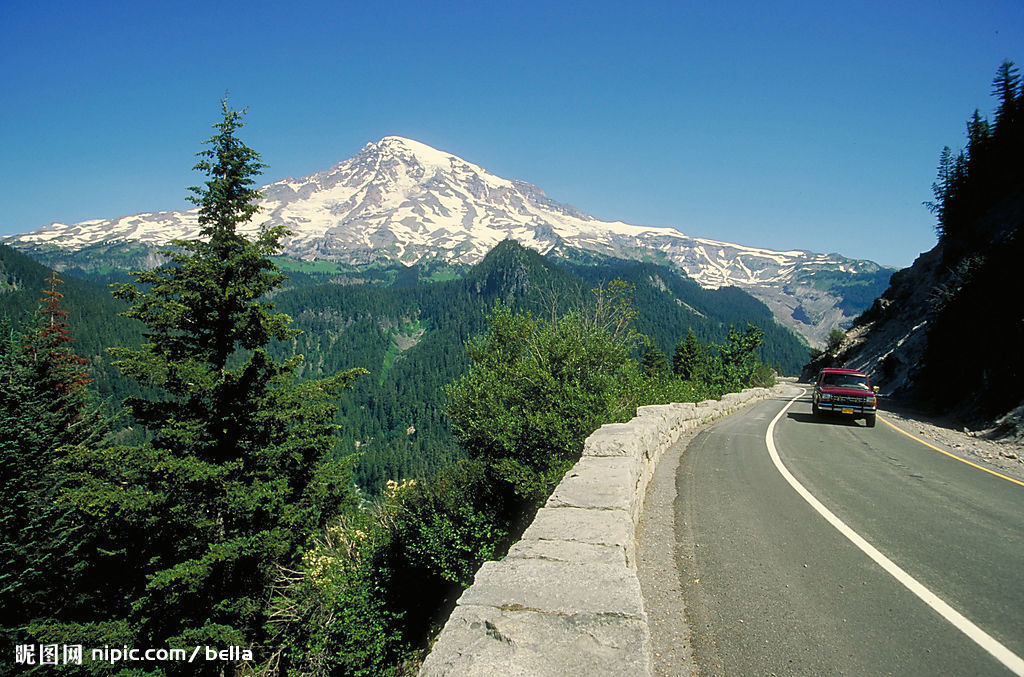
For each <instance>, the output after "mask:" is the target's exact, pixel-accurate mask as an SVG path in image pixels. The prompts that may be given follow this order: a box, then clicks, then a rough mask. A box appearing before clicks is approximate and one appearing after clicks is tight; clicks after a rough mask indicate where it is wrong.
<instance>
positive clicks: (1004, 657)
mask: <svg viewBox="0 0 1024 677" xmlns="http://www.w3.org/2000/svg"><path fill="white" fill-rule="evenodd" d="M805 394H807V391H806V390H803V389H802V390H801V392H800V394H799V395H797V396H796V397H794V398H793V399H791V400H790V401H789V403H788V404H787V405H786V406H785V407H783V408H782V411H780V412H779V413H778V414H777V415H776V416H775V418H773V419H772V422H771V423H769V424H768V431H767V432H766V433H765V436H764V443H765V445H766V446H767V447H768V455H769V456H771V459H772V463H774V464H775V467H776V469H777V470H778V471H779V473H780V474H781V475H782V477H783V478H785V480H786V481H787V482H789V484H790V486H791V487H793V489H794V490H795V491H796V493H798V494H800V496H801V497H802V498H803V499H804V500H805V501H807V503H809V504H810V506H811V507H812V508H814V509H815V510H817V511H818V513H819V514H820V515H821V516H822V517H824V518H825V520H826V521H827V522H828V523H829V524H831V525H832V526H833V527H835V528H836V530H837V531H838V532H839V533H841V534H842V535H843V536H845V537H846V538H847V539H848V540H849V541H850V542H851V543H853V544H854V545H855V546H857V547H858V548H860V549H861V551H863V552H864V554H866V555H867V556H868V557H870V558H871V559H872V560H874V562H875V563H876V564H878V566H880V567H882V568H883V569H884V570H885V571H886V572H887V573H888V574H889V575H890V576H892V577H893V578H895V579H896V580H897V581H899V582H900V583H902V584H903V587H905V588H906V589H907V590H909V591H910V592H912V593H914V594H915V595H917V596H918V597H919V598H920V599H921V601H923V602H924V603H925V604H927V605H928V606H930V607H931V608H932V609H934V610H935V611H936V612H938V614H939V615H940V616H942V617H943V618H945V619H946V620H947V621H949V622H950V623H951V624H952V625H953V627H955V628H956V629H957V630H959V631H960V632H962V633H964V634H965V635H967V636H968V637H969V638H971V639H972V640H973V641H974V642H975V643H976V644H977V645H978V646H980V647H981V648H982V649H984V650H985V651H987V652H989V653H990V654H992V656H993V657H994V658H995V659H996V660H997V661H999V662H1000V663H1002V664H1003V665H1005V666H1006V667H1007V668H1009V669H1010V670H1011V671H1012V672H1013V673H1014V674H1015V675H1019V676H1021V677H1024V659H1022V658H1021V657H1020V656H1018V655H1017V654H1015V653H1013V652H1012V651H1010V650H1009V649H1008V648H1006V647H1005V646H1004V645H1003V644H1002V643H1001V642H999V640H997V639H995V638H994V637H992V636H991V635H989V634H988V633H987V632H985V631H984V630H982V629H981V628H979V627H978V626H977V625H975V624H974V623H973V622H971V621H970V620H968V619H967V618H966V617H964V615H963V614H961V613H960V612H959V611H957V610H956V609H954V608H953V607H951V606H950V605H949V604H947V603H946V602H944V601H942V600H941V599H940V598H939V596H938V595H936V594H935V593H933V592H932V591H931V590H929V589H928V588H926V587H925V586H924V585H922V584H921V583H920V582H918V581H917V579H915V578H914V577H912V576H911V575H910V574H908V573H907V572H906V571H904V570H903V569H901V568H900V567H899V566H897V565H896V563H895V562H893V561H892V560H891V559H889V558H888V557H886V556H885V555H883V554H882V553H881V552H879V551H878V549H877V548H875V547H874V546H873V545H871V544H870V543H868V542H867V541H866V540H865V539H864V538H863V537H862V536H861V535H860V534H858V533H857V532H856V531H854V530H853V529H851V528H850V527H849V526H847V524H846V523H845V522H843V521H842V520H841V519H839V518H838V517H836V515H835V514H834V513H833V512H832V511H831V510H829V509H828V508H826V507H825V506H824V505H822V504H821V501H819V500H818V499H816V498H815V497H814V496H813V495H812V494H811V492H810V491H808V490H807V488H806V487H804V485H802V484H800V482H799V481H797V479H796V478H795V477H793V475H792V474H791V473H790V472H789V470H788V469H787V468H786V466H785V465H783V463H782V459H781V458H779V451H778V449H776V448H775V439H774V434H775V424H776V423H778V422H779V419H781V418H782V417H783V416H784V415H785V413H786V412H787V411H788V410H789V408H790V407H792V406H793V403H794V402H796V401H797V400H798V399H800V398H801V397H803V396H804V395H805Z"/></svg>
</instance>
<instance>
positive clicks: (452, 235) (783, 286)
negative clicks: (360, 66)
mask: <svg viewBox="0 0 1024 677" xmlns="http://www.w3.org/2000/svg"><path fill="white" fill-rule="evenodd" d="M262 190H263V193H264V199H263V201H262V204H261V207H262V214H263V221H264V222H266V223H267V224H269V225H285V226H287V227H288V228H290V229H291V230H292V231H293V233H294V235H293V236H292V237H290V238H288V239H286V240H285V252H284V253H285V254H286V255H287V256H289V257H292V258H295V259H300V260H304V261H333V262H339V263H342V264H345V265H366V264H373V263H402V264H405V265H411V264H415V263H419V262H424V261H429V260H434V261H443V262H447V263H450V264H456V265H467V264H469V265H471V264H474V263H477V262H479V261H481V260H482V259H483V257H484V255H485V254H486V253H487V252H488V251H490V250H491V249H492V248H493V247H494V246H495V245H497V244H498V243H499V242H501V241H502V240H505V239H514V240H516V241H518V242H520V243H521V244H523V245H525V246H527V247H530V248H532V249H535V250H537V251H539V252H542V253H560V252H568V251H570V250H584V251H591V252H596V253H599V254H603V255H608V256H614V257H619V258H627V259H638V260H648V261H652V262H656V263H665V264H673V265H675V266H678V267H679V268H680V269H681V270H683V271H684V272H685V273H686V274H687V275H689V276H690V277H691V278H693V279H694V280H696V281H697V282H698V283H699V284H700V285H701V286H703V287H705V288H709V289H714V288H719V287H723V286H729V285H736V286H740V287H743V288H745V289H748V290H750V291H751V293H753V294H755V295H756V296H758V297H759V298H761V299H762V300H763V301H764V302H765V303H766V304H768V306H769V307H770V308H771V309H772V311H773V312H774V313H775V315H776V317H777V318H778V319H779V321H780V322H782V323H783V324H785V325H786V326H789V327H791V328H793V329H795V330H796V331H798V332H799V333H801V334H803V335H804V336H806V337H807V339H808V340H809V341H810V342H811V343H814V344H820V343H821V342H822V340H823V337H824V335H825V334H827V332H828V330H829V329H831V328H832V327H833V326H835V325H836V324H837V323H839V324H848V323H849V321H850V320H851V319H852V318H853V317H854V316H855V315H856V314H857V313H858V312H860V310H863V308H864V305H862V302H861V300H860V299H862V298H863V297H864V296H869V297H870V298H874V297H875V296H877V294H878V293H880V292H881V290H882V289H883V288H884V284H885V282H886V281H887V279H888V277H887V276H888V273H889V272H891V271H889V270H888V269H885V268H882V267H881V266H879V265H877V264H875V263H873V262H871V261H858V260H852V259H847V258H844V257H842V256H839V255H838V254H815V253H811V252H807V251H801V250H793V251H772V250H768V249H760V248H755V247H746V246H743V245H738V244H731V243H727V242H718V241H715V240H709V239H703V238H692V237H688V236H686V235H684V234H682V233H680V232H679V231H677V230H675V229H673V228H656V227H647V226H635V225H630V224H627V223H623V222H621V221H614V222H609V221H602V220H600V219H596V218H594V217H592V216H589V215H588V214H586V213H584V212H582V211H580V210H578V209H575V208H573V207H570V206H568V205H564V204H560V203H558V202H555V201H554V200H552V199H550V198H548V197H547V196H546V195H545V194H544V192H543V191H542V190H541V189H540V188H538V187H537V186H534V185H531V184H529V183H525V182H523V181H513V180H508V179H504V178H501V177H498V176H495V175H493V174H490V173H489V172H487V171H486V170H484V169H483V168H481V167H479V166H477V165H475V164H472V163H470V162H467V161H465V160H463V159H461V158H459V157H456V156H454V155H451V154H449V153H445V152H442V151H439V150H436V149H434V148H431V147H430V146H427V145H425V144H422V143H419V142H417V141H413V140H410V139H404V138H401V137H396V136H389V137H385V138H383V139H381V140H380V141H379V142H377V143H370V144H367V145H366V146H365V147H364V148H363V149H362V150H361V151H360V152H359V153H357V154H356V155H355V156H353V157H352V158H350V159H348V160H345V161H344V162H340V163H338V164H337V165H335V166H334V167H332V168H331V169H329V170H326V171H322V172H317V173H316V174H313V175H310V176H307V177H302V178H298V179H292V178H289V179H284V180H282V181H278V182H275V183H272V184H270V185H268V186H265V187H264V188H263V189H262ZM196 215H197V211H196V210H194V209H193V210H187V211H172V212H153V213H143V214H135V215H131V216H123V217H120V218H115V219H94V220H90V221H83V222H80V223H76V224H72V225H67V224H61V223H53V224H50V225H48V226H44V227H42V228H39V229H38V230H36V231H34V232H32V233H28V234H25V235H19V236H14V237H10V238H6V241H7V242H8V243H9V244H11V245H13V246H16V247H18V248H20V249H22V250H23V251H25V252H27V253H30V254H31V255H32V256H34V257H36V258H38V259H39V260H41V261H43V262H45V263H46V264H47V265H51V266H54V267H57V268H61V269H64V268H74V267H79V268H82V269H84V270H99V271H100V272H104V271H106V270H107V269H109V268H137V267H139V266H146V265H149V266H151V265H154V264H155V263H156V259H155V258H154V256H153V252H154V250H155V248H156V247H158V246H160V245H163V244H164V243H166V242H168V241H169V240H171V239H174V238H182V237H192V236H194V235H195V234H196V233H197V232H198V224H197V221H196ZM249 228H250V230H255V228H256V225H252V226H250V227H249ZM865 286H867V287H869V288H870V290H869V291H870V293H869V294H864V293H862V289H863V288H864V287H865Z"/></svg>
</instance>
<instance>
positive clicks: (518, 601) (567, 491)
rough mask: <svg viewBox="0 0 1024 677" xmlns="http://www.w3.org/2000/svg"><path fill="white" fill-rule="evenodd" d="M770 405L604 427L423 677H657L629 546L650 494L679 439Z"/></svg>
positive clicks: (697, 409)
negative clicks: (661, 464) (659, 469)
mask: <svg viewBox="0 0 1024 677" xmlns="http://www.w3.org/2000/svg"><path fill="white" fill-rule="evenodd" d="M773 394H775V389H767V388H750V389H747V390H744V391H743V392H741V393H730V394H728V395H725V396H724V397H723V398H722V399H721V400H705V401H703V402H698V403H697V404H693V403H686V404H664V405H653V406H647V407H640V408H638V409H637V415H636V417H635V418H634V419H633V420H631V421H630V422H628V423H612V424H609V425H604V426H601V428H599V429H598V430H597V431H595V432H594V434H592V435H591V436H590V437H588V438H587V440H586V442H585V443H584V446H583V457H582V458H580V460H579V462H578V463H577V464H576V465H575V466H573V468H572V469H571V470H570V471H569V472H568V473H566V475H565V477H564V478H563V479H562V481H561V482H560V483H559V485H558V486H557V487H556V488H555V491H554V493H552V494H551V498H549V499H548V501H547V503H546V504H545V505H544V507H543V508H541V509H540V510H539V511H538V512H537V516H536V518H535V519H534V521H533V523H532V524H531V525H530V527H529V528H528V529H527V530H526V532H525V533H524V534H523V538H522V540H520V541H519V542H518V543H516V544H515V545H514V546H512V548H511V549H510V550H509V552H508V555H507V556H506V557H505V558H504V559H502V560H500V561H497V562H486V563H485V564H484V565H483V566H482V567H480V570H479V571H478V572H477V574H476V578H475V579H474V582H473V585H471V586H470V587H469V588H467V589H466V590H465V592H463V593H462V596H461V597H460V598H459V601H458V604H457V606H456V607H455V610H454V611H453V612H452V615H451V617H450V618H449V619H448V622H447V623H446V624H445V626H444V629H443V630H442V631H441V634H440V636H439V637H438V639H437V642H436V643H435V644H434V647H433V649H432V650H431V652H430V655H428V656H427V659H426V660H425V661H424V663H423V667H422V669H421V670H420V673H419V674H420V677H439V676H441V675H444V676H450V677H456V676H458V677H477V676H479V677H496V676H497V675H502V676H505V675H530V676H545V675H551V676H557V677H566V675H585V674H601V675H624V676H625V675H628V676H630V677H635V676H637V675H651V674H652V664H651V646H650V644H651V642H650V632H649V629H648V626H647V614H646V613H645V612H644V605H643V600H642V598H641V595H640V582H639V581H638V580H637V575H636V543H635V538H634V535H635V533H636V525H637V521H638V520H639V518H640V513H641V511H642V510H643V500H644V496H645V495H646V493H647V483H648V482H649V481H650V479H651V477H652V476H653V475H654V470H655V468H656V467H657V464H658V461H659V460H660V459H661V456H662V454H663V453H664V452H665V450H666V449H668V448H669V447H670V446H672V445H673V444H674V443H675V442H676V440H678V439H679V437H680V435H681V434H682V433H683V432H684V431H686V430H690V429H692V428H696V427H698V426H701V425H704V424H706V423H708V422H710V421H712V420H714V419H716V418H719V417H721V416H725V415H726V414H730V413H732V412H734V411H736V410H737V409H739V408H741V407H743V406H745V405H747V404H750V403H752V402H755V401H758V400H763V399H766V398H768V397H770V396H772V395H773Z"/></svg>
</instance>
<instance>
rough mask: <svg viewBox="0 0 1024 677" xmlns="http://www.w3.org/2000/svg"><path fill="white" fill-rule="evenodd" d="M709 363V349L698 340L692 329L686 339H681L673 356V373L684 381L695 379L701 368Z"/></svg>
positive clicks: (687, 333)
mask: <svg viewBox="0 0 1024 677" xmlns="http://www.w3.org/2000/svg"><path fill="white" fill-rule="evenodd" d="M706 361H707V347H706V346H704V345H702V344H701V343H700V342H699V341H698V340H697V335H696V334H695V333H694V332H693V329H692V328H691V329H690V330H689V331H687V332H686V338H684V339H680V340H679V343H677V344H676V349H675V352H674V353H673V354H672V372H673V373H674V374H675V375H676V376H678V377H679V378H681V379H683V380H689V379H692V378H695V377H696V376H697V374H698V372H699V371H700V366H701V365H702V364H703V363H704V362H706Z"/></svg>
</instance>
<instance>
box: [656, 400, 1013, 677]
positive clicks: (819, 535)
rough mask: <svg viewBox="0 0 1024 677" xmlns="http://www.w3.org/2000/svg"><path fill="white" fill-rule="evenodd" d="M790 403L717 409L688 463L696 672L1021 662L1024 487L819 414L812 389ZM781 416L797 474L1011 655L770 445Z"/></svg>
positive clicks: (681, 560) (779, 437) (684, 477)
mask: <svg viewBox="0 0 1024 677" xmlns="http://www.w3.org/2000/svg"><path fill="white" fill-rule="evenodd" d="M798 393H799V391H798V390H797V389H796V388H794V389H793V395H797V394H798ZM787 404H788V400H787V399H786V398H783V399H779V400H770V401H767V402H763V403H760V404H757V405H755V406H753V407H750V408H749V409H746V410H744V411H742V412H740V413H738V414H736V415H733V416H731V417H728V418H726V419H723V420H722V421H719V422H718V423H716V424H715V425H713V426H711V427H710V428H708V429H707V430H705V431H704V432H702V433H701V434H699V435H698V436H697V437H695V438H694V439H693V440H692V441H691V442H690V444H689V446H688V447H687V449H686V451H685V453H684V454H683V455H682V460H681V462H680V464H679V468H678V474H677V477H676V489H677V499H676V503H675V512H676V514H675V530H676V539H677V547H676V551H677V553H678V558H677V565H678V567H679V575H680V580H681V581H682V583H683V597H684V599H685V600H686V604H687V615H688V617H689V624H690V631H691V641H692V643H693V647H694V658H695V661H696V665H697V669H698V671H699V673H700V674H702V675H717V674H727V675H772V674H776V675H842V674H845V675H889V674H891V675H1007V674H1013V673H1014V671H1018V670H1019V669H1018V668H1015V665H1016V664H1014V663H1013V658H1015V657H1019V656H1022V655H1024V576H1022V573H1024V486H1021V485H1019V484H1017V483H1014V482H1011V481H1008V480H1006V479H1003V478H1000V477H998V476H995V475H992V474H989V473H986V472H982V471H981V470H979V469H977V468H974V467H971V466H969V465H967V464H964V463H961V462H959V461H957V460H955V459H953V458H950V457H948V456H946V455H943V454H941V453H939V452H937V451H935V450H933V449H930V448H928V447H927V446H925V445H923V444H921V443H920V442H918V441H915V440H913V439H911V438H909V437H907V436H905V435H903V434H901V433H900V432H898V431H897V430H895V429H893V428H891V427H890V426H888V425H884V424H879V425H878V426H877V427H875V428H866V427H865V426H864V424H863V422H860V421H858V422H856V423H854V424H850V423H848V422H846V421H843V420H841V419H836V420H831V421H827V422H821V421H818V420H816V419H814V417H812V416H811V412H810V400H809V398H808V397H806V396H804V397H801V398H799V399H797V400H796V401H795V402H793V404H792V406H790V407H789V409H788V410H786V411H785V412H784V413H781V415H780V412H782V410H783V409H784V407H786V406H787ZM777 416H778V419H777V421H776V422H775V426H774V431H773V434H772V435H771V437H770V439H771V440H773V442H774V445H775V447H776V449H777V452H778V459H779V461H780V463H781V465H782V466H784V467H785V468H786V469H787V470H788V472H789V473H791V474H792V477H793V479H794V480H795V482H796V483H798V484H799V485H801V486H803V487H805V488H806V490H807V492H809V493H810V494H811V495H812V496H813V498H814V499H816V501H818V502H820V504H821V505H822V506H823V507H824V509H825V511H826V512H828V513H831V514H832V515H833V516H834V517H835V520H836V521H841V522H842V523H843V524H845V525H847V526H848V528H849V529H850V530H852V532H854V533H855V534H857V535H858V536H859V537H861V538H863V539H864V541H866V542H867V543H869V544H870V546H871V547H873V548H875V549H877V551H878V552H879V553H881V555H882V556H883V558H884V559H887V560H889V561H891V563H892V565H893V566H894V567H895V568H896V569H897V570H900V571H903V572H905V573H906V575H907V576H908V577H910V578H912V579H913V580H914V581H916V582H917V583H918V584H919V585H920V586H922V588H924V589H926V590H928V591H930V592H932V593H934V595H935V596H936V598H938V599H939V600H940V601H941V603H942V604H945V605H948V607H949V608H950V609H952V610H954V611H955V613H956V614H959V615H961V616H962V617H963V618H965V619H967V620H968V621H969V622H970V623H972V624H974V625H975V626H976V627H977V628H978V629H979V630H980V631H981V632H982V633H983V634H984V635H987V636H989V637H990V638H991V639H992V640H993V641H994V642H995V643H996V644H997V645H999V646H1002V647H1004V648H1005V650H1006V652H1007V654H1008V656H1009V657H1010V658H1009V659H1007V658H1006V656H1005V655H1004V656H1003V657H1002V660H1001V659H1000V658H999V657H997V656H996V655H993V652H992V650H991V649H990V648H985V647H983V646H982V645H979V643H978V642H977V641H975V640H974V639H971V637H969V636H968V634H965V631H964V630H963V629H962V628H958V627H956V626H955V625H954V624H952V623H951V622H950V620H947V618H946V617H944V616H943V615H941V614H940V613H939V612H937V611H936V609H935V606H934V605H933V606H929V605H928V604H926V603H925V602H924V601H922V599H921V597H920V596H918V595H916V594H914V592H912V591H911V590H910V589H908V588H907V587H906V586H905V585H904V584H903V583H901V582H900V581H899V580H897V578H895V577H894V576H893V574H892V573H891V572H890V571H886V569H885V568H883V567H882V566H880V565H879V563H878V561H876V560H873V559H872V558H871V557H869V556H868V555H867V554H865V552H864V550H862V549H861V548H859V547H857V546H856V545H855V544H854V543H853V542H851V540H850V539H849V538H848V537H847V536H844V535H843V534H842V533H840V531H838V530H837V529H836V527H835V526H833V524H831V523H830V522H829V521H827V520H826V518H825V517H823V515H822V513H820V512H818V511H816V510H815V509H814V508H813V507H812V506H811V505H810V504H809V503H808V501H807V500H805V499H804V498H803V497H802V496H801V495H799V494H798V493H797V491H796V490H794V486H793V485H791V484H790V483H789V482H787V480H786V479H785V478H784V477H783V475H782V474H781V473H780V470H779V468H777V467H776V465H775V463H773V461H772V459H771V457H770V454H769V449H768V445H767V444H766V432H767V430H768V428H769V425H770V424H771V423H772V421H773V419H776V417H777ZM883 416H884V414H883ZM1007 660H1009V663H1008V662H1007ZM1018 660H1019V658H1018Z"/></svg>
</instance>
